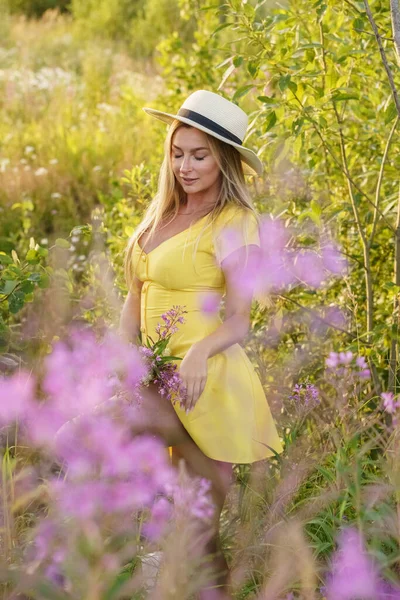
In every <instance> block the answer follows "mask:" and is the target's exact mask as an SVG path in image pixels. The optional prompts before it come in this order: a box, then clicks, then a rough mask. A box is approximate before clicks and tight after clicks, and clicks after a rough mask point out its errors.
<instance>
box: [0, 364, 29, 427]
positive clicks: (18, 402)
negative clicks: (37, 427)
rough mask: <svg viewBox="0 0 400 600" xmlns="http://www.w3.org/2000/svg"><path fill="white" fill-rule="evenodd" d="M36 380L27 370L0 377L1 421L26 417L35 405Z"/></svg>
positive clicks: (7, 422)
mask: <svg viewBox="0 0 400 600" xmlns="http://www.w3.org/2000/svg"><path fill="white" fill-rule="evenodd" d="M35 385H36V380H35V377H34V376H33V375H31V374H30V373H28V372H27V371H20V372H19V373H16V374H14V375H11V377H1V378H0V423H1V424H2V425H8V424H10V423H12V422H13V421H17V420H23V419H26V417H27V415H28V413H29V411H30V410H31V408H32V406H34V395H35Z"/></svg>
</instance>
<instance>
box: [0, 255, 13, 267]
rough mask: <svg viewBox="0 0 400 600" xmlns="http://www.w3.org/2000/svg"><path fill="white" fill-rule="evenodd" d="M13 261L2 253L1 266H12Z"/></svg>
mask: <svg viewBox="0 0 400 600" xmlns="http://www.w3.org/2000/svg"><path fill="white" fill-rule="evenodd" d="M12 262H13V259H12V258H11V256H8V255H7V254H6V253H5V252H0V265H11V264H12Z"/></svg>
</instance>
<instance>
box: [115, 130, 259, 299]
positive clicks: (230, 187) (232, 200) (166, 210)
mask: <svg viewBox="0 0 400 600" xmlns="http://www.w3.org/2000/svg"><path fill="white" fill-rule="evenodd" d="M180 127H191V126H190V125H187V124H186V123H182V122H181V121H178V120H177V119H175V120H174V121H173V122H172V123H171V126H170V128H169V130H168V133H167V136H166V139H165V143H164V160H163V162H162V165H161V169H160V174H159V179H158V190H157V193H156V195H155V196H154V198H153V200H152V201H151V202H150V204H149V205H148V207H147V209H146V211H145V213H144V216H143V219H142V221H141V222H140V224H139V225H138V226H137V228H136V229H135V231H134V233H133V234H132V236H131V237H130V239H129V240H128V244H127V247H126V251H125V257H124V270H125V278H126V282H127V285H128V290H130V289H131V288H132V284H133V281H134V276H135V272H132V254H133V248H134V245H135V243H136V242H137V240H138V239H139V238H140V236H141V235H142V233H144V232H145V231H147V230H148V231H149V234H150V237H153V235H154V234H155V232H156V229H157V226H158V225H159V224H160V222H162V221H164V220H166V221H167V223H166V225H167V224H168V223H170V222H171V221H172V220H173V219H174V218H175V217H176V215H177V213H178V211H179V208H180V207H182V206H183V205H185V204H186V201H187V198H186V193H185V192H184V190H183V188H182V186H181V185H180V183H179V182H178V181H177V180H176V178H175V175H174V172H173V170H172V160H171V152H172V141H173V136H174V134H175V132H176V131H177V130H178V129H179V128H180ZM206 135H207V139H208V143H209V145H210V150H211V153H212V154H213V156H214V157H215V159H216V161H217V163H218V165H219V168H220V171H221V174H220V178H221V185H220V190H219V194H218V198H217V201H216V203H215V205H214V207H213V209H212V210H211V211H210V212H209V213H208V214H207V215H206V219H205V224H204V226H203V228H202V229H201V231H200V233H199V236H198V237H197V239H196V244H195V246H194V251H193V260H194V256H195V253H196V251H197V247H198V244H199V241H200V239H201V236H202V234H203V232H204V230H205V229H207V228H208V227H211V226H212V225H213V224H214V222H215V221H216V220H217V219H218V217H219V215H220V214H221V212H222V211H223V210H224V208H225V207H226V205H227V204H230V205H236V206H238V207H241V208H242V209H243V208H244V209H245V210H247V211H249V212H252V213H253V214H254V215H255V217H256V219H257V222H258V223H259V216H258V214H257V213H256V211H255V209H254V207H253V204H252V201H251V197H250V192H249V190H248V188H247V185H246V181H245V175H244V172H243V165H242V161H241V156H240V153H239V152H238V151H237V150H236V148H234V147H233V146H231V145H230V144H226V143H225V142H222V141H220V140H218V139H217V138H215V137H213V136H211V135H208V134H207V133H206ZM168 219H170V220H168ZM142 253H143V250H142V249H141V255H142Z"/></svg>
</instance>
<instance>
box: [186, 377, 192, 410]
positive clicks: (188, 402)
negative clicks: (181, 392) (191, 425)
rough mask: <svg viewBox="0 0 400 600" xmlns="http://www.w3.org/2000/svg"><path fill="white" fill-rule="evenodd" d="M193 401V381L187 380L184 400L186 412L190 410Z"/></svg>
mask: <svg viewBox="0 0 400 600" xmlns="http://www.w3.org/2000/svg"><path fill="white" fill-rule="evenodd" d="M192 401H193V382H192V381H189V383H188V397H187V401H186V414H188V412H189V411H190V407H191V406H192Z"/></svg>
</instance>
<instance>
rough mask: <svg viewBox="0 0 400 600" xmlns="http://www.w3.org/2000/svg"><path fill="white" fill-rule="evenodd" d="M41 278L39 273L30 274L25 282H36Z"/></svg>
mask: <svg viewBox="0 0 400 600" xmlns="http://www.w3.org/2000/svg"><path fill="white" fill-rule="evenodd" d="M41 278H42V276H41V274H40V273H31V274H30V275H29V277H28V279H27V280H28V281H35V282H38V281H40V280H41Z"/></svg>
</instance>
